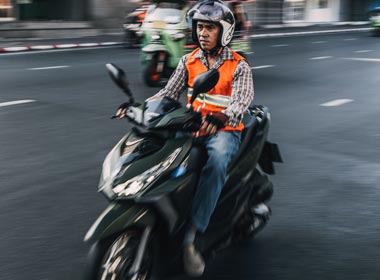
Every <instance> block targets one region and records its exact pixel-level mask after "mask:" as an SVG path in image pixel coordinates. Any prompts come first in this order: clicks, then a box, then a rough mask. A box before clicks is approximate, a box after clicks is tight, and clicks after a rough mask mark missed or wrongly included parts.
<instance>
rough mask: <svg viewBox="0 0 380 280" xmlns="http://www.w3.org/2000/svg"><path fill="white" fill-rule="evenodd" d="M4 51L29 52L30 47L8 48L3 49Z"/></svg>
mask: <svg viewBox="0 0 380 280" xmlns="http://www.w3.org/2000/svg"><path fill="white" fill-rule="evenodd" d="M3 50H4V51H6V52H20V51H27V50H29V48H28V47H7V48H3Z"/></svg>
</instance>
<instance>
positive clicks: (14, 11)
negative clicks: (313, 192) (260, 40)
mask: <svg viewBox="0 0 380 280" xmlns="http://www.w3.org/2000/svg"><path fill="white" fill-rule="evenodd" d="M243 2H249V3H250V4H249V5H248V13H249V16H250V19H251V21H252V23H253V25H262V24H278V23H287V22H334V21H352V20H354V21H357V20H367V19H368V14H367V12H368V9H369V7H370V6H371V5H373V4H375V2H376V1H375V0H362V1H356V0H267V1H265V0H254V1H243ZM138 5H139V1H137V0H129V1H128V0H81V1H75V0H54V1H51V0H1V1H0V21H89V22H92V23H93V24H95V25H97V26H103V27H117V26H118V24H119V23H120V22H122V18H123V13H122V12H123V11H126V12H128V11H132V10H133V9H134V8H136V7H137V6H138Z"/></svg>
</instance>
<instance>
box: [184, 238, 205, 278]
mask: <svg viewBox="0 0 380 280" xmlns="http://www.w3.org/2000/svg"><path fill="white" fill-rule="evenodd" d="M183 265H184V268H185V272H186V273H187V274H188V275H189V276H192V277H199V276H201V275H202V274H203V271H204V269H205V262H204V260H203V258H202V255H201V254H200V253H199V252H198V251H197V250H196V249H195V247H194V244H186V245H185V246H184V247H183Z"/></svg>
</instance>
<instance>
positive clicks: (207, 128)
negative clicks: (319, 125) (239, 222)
mask: <svg viewBox="0 0 380 280" xmlns="http://www.w3.org/2000/svg"><path fill="white" fill-rule="evenodd" d="M188 16H189V17H190V19H191V20H192V38H193V41H194V42H196V43H198V45H199V47H198V48H196V49H195V50H194V51H193V52H191V53H189V54H185V55H184V56H183V57H182V58H181V61H180V62H179V64H178V66H177V68H176V70H175V72H174V73H173V75H172V76H171V78H170V79H169V81H168V83H167V84H166V86H165V87H164V88H163V89H162V90H160V91H159V92H158V93H157V94H156V95H154V96H153V98H155V97H162V96H167V97H169V98H173V99H176V100H178V99H179V96H180V94H181V93H183V91H184V90H185V89H186V88H189V89H190V90H191V88H192V86H193V82H194V79H195V77H196V76H197V75H199V74H201V73H203V72H205V71H207V70H208V69H211V68H216V69H218V70H219V72H220V74H221V75H220V78H219V81H218V83H217V84H216V86H215V87H214V88H213V89H211V90H210V91H209V92H207V93H204V94H202V95H200V96H198V98H197V99H196V100H195V101H194V103H193V107H194V109H195V110H198V111H199V112H200V113H201V114H202V124H201V127H200V130H199V132H198V133H197V136H196V137H194V141H195V142H197V143H199V144H201V145H204V147H205V148H206V150H207V153H208V160H207V162H206V164H205V166H204V168H203V169H202V173H201V177H200V181H199V183H198V186H197V189H196V193H195V196H194V199H193V204H192V212H191V222H190V225H189V227H188V230H187V232H186V234H185V238H184V241H183V261H184V269H185V271H186V272H187V274H189V275H190V276H200V275H202V274H203V271H204V268H205V262H204V260H203V257H202V256H201V254H200V253H199V252H198V250H197V249H196V248H195V247H194V241H195V237H196V234H197V232H201V233H203V232H205V230H206V228H207V226H208V224H209V221H210V217H211V215H212V213H213V211H214V209H215V206H216V203H217V200H218V198H219V195H220V193H221V191H222V187H223V185H224V183H225V180H226V174H227V166H228V163H229V162H230V160H231V158H232V156H233V155H234V154H236V152H237V150H238V148H239V144H240V137H241V131H242V130H243V128H244V126H243V124H242V122H241V121H242V117H243V114H244V112H245V111H246V110H247V108H248V106H249V105H250V104H251V102H252V100H253V97H254V88H253V78H252V72H251V68H250V66H249V64H248V62H247V61H246V60H245V59H244V58H243V57H242V56H240V55H239V54H237V53H236V52H234V51H233V50H231V49H230V48H228V47H227V45H228V43H229V42H230V41H231V39H232V36H233V33H234V28H235V19H234V16H233V13H232V12H231V10H230V9H229V8H228V7H227V6H226V5H225V4H224V3H223V2H222V1H220V0H206V1H202V2H199V3H197V4H196V5H195V6H194V7H193V8H192V9H190V10H189V12H188ZM190 90H189V92H190ZM189 100H190V95H189V94H188V101H189ZM126 107H127V105H126V104H122V105H121V106H120V107H119V108H118V110H117V112H116V116H118V117H119V118H123V117H125V113H126Z"/></svg>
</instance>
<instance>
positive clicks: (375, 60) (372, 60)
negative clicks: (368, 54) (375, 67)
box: [343, 57, 380, 62]
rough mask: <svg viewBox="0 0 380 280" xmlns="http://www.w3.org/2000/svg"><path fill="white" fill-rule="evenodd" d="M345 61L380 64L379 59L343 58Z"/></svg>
mask: <svg viewBox="0 0 380 280" xmlns="http://www.w3.org/2000/svg"><path fill="white" fill-rule="evenodd" d="M343 59H347V60H356V61H367V62H380V58H356V57H347V58H343Z"/></svg>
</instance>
